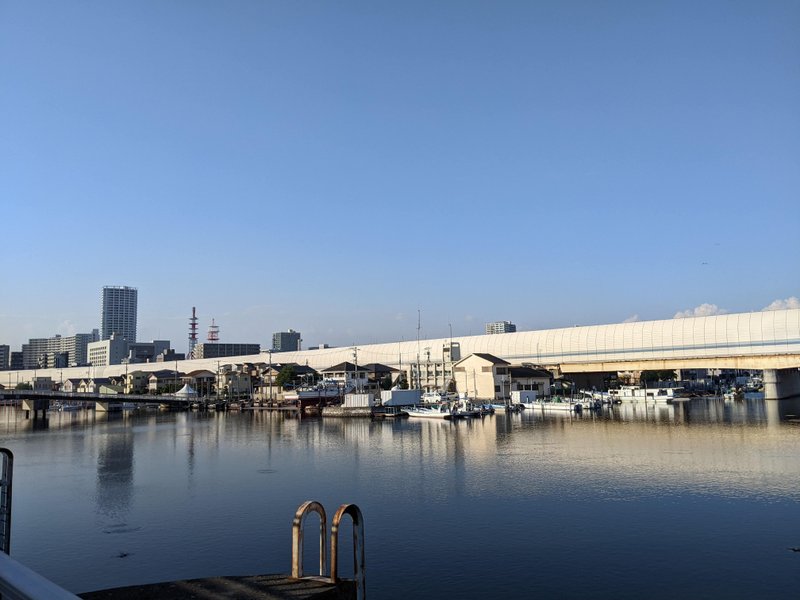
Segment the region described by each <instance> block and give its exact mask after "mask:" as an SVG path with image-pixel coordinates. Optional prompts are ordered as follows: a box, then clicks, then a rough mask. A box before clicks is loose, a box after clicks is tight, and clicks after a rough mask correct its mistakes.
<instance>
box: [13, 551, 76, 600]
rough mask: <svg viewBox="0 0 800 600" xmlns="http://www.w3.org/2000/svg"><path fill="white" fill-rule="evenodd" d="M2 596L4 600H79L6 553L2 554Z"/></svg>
mask: <svg viewBox="0 0 800 600" xmlns="http://www.w3.org/2000/svg"><path fill="white" fill-rule="evenodd" d="M0 595H2V597H3V600H78V596H76V595H75V594H73V593H71V592H68V591H67V590H65V589H64V588H62V587H60V586H58V585H56V584H55V583H53V582H52V581H50V580H49V579H46V578H45V577H42V576H41V575H39V574H38V573H37V572H36V571H33V570H31V569H29V568H28V567H26V566H25V565H23V564H22V563H20V562H17V561H16V560H14V559H13V558H11V557H10V556H9V555H8V554H6V553H4V552H0Z"/></svg>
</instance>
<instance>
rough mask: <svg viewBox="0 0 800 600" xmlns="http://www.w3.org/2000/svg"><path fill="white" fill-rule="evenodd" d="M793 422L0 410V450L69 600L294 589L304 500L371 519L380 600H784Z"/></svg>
mask: <svg viewBox="0 0 800 600" xmlns="http://www.w3.org/2000/svg"><path fill="white" fill-rule="evenodd" d="M798 414H800V410H798V407H797V406H796V405H794V404H791V403H785V402H783V403H778V402H775V401H767V402H765V401H764V400H746V401H739V402H735V403H725V402H723V401H722V400H718V399H713V400H711V399H710V400H693V401H691V402H689V403H684V404H680V405H674V406H673V405H657V406H653V405H646V406H645V405H641V404H640V405H622V406H620V407H617V408H616V409H615V410H614V411H606V412H605V413H603V414H602V415H585V416H583V417H581V418H576V417H570V416H568V415H555V416H546V417H543V416H542V415H541V414H530V412H529V413H528V414H525V413H522V414H519V415H511V416H500V415H495V416H491V417H487V418H484V419H482V420H476V421H463V422H457V423H449V422H442V423H437V422H419V421H414V420H403V421H391V420H387V421H368V420H355V419H353V420H342V419H324V420H323V419H303V420H300V419H297V418H292V417H287V416H285V415H283V414H278V413H267V412H255V411H244V412H241V413H227V414H225V413H210V414H207V413H197V412H188V413H160V412H139V411H137V412H132V413H117V414H110V415H104V414H102V413H97V414H95V413H94V412H93V411H81V412H76V413H50V414H49V417H48V419H47V422H46V423H36V424H35V423H33V422H32V421H30V420H25V419H24V417H23V416H22V414H21V413H20V412H19V411H14V410H13V409H11V408H7V407H3V408H0V445H3V446H6V447H9V448H11V449H12V450H13V452H14V453H15V456H16V463H15V482H14V492H15V496H14V515H13V530H12V555H13V556H14V557H15V558H17V559H18V560H20V561H22V562H23V563H25V564H27V565H28V566H30V567H32V568H34V569H35V570H37V571H39V572H40V573H42V574H44V575H45V576H47V577H49V578H50V579H52V580H54V581H56V582H57V583H59V584H61V585H63V586H64V587H66V588H68V589H70V590H72V591H75V592H82V591H89V590H94V589H101V588H106V587H116V586H121V585H129V584H135V583H146V582H155V581H164V580H173V579H183V578H192V577H209V576H213V575H237V574H242V575H244V574H255V573H270V572H288V571H289V569H290V557H291V521H292V517H293V515H294V511H295V510H296V508H297V506H298V505H299V504H301V503H302V502H304V501H305V500H309V499H314V500H319V501H321V502H322V503H323V504H324V505H325V507H326V508H327V509H328V511H329V513H330V514H332V513H333V511H334V510H335V509H336V508H337V507H338V505H339V504H341V503H343V502H354V503H356V504H358V505H359V507H360V508H361V509H362V511H363V513H364V516H365V521H366V553H367V584H368V593H369V596H370V597H371V598H404V597H417V598H483V597H504V598H531V597H534V596H537V597H543V598H550V597H559V598H577V597H592V598H642V597H648V598H675V597H676V596H685V597H691V598H719V597H726V598H753V597H762V598H765V597H770V598H794V597H796V594H797V589H798V585H799V584H800V553H796V552H792V551H791V550H790V548H793V547H798V546H800V518H798V508H799V506H798V501H799V500H800V486H798V481H799V480H800V478H799V477H798V476H799V475H800V461H798V456H800V454H798V448H799V447H800V445H798V441H799V439H800V438H799V436H800V423H799V422H798V420H796V417H795V415H798ZM315 530H316V525H315V524H314V523H313V522H312V523H310V527H309V529H308V532H307V539H309V540H313V535H314V533H313V532H314V531H315ZM349 537H350V536H349V534H346V535H345V536H344V539H343V541H344V542H345V549H346V550H348V551H349V548H350V547H349V546H348V545H347V544H348V543H349ZM314 546H315V543H313V542H311V543H308V542H307V556H306V564H307V567H306V568H307V570H312V567H313V566H314V565H315V563H317V562H318V558H317V557H316V556H315V553H314V551H315V548H314ZM348 558H349V557H348ZM344 569H345V572H349V571H351V570H352V562H351V561H350V560H345V561H344Z"/></svg>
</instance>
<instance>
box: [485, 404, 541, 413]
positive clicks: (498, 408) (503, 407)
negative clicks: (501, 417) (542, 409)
mask: <svg viewBox="0 0 800 600" xmlns="http://www.w3.org/2000/svg"><path fill="white" fill-rule="evenodd" d="M530 404H531V406H532V405H533V403H530ZM489 406H491V407H492V412H496V413H501V414H504V413H515V412H519V411H520V407H523V408H525V406H524V405H523V404H498V403H495V404H490V405H489Z"/></svg>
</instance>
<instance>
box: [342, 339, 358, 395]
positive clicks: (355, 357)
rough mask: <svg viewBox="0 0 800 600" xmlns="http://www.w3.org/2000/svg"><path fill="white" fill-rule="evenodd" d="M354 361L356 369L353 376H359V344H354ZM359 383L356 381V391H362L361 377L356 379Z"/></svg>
mask: <svg viewBox="0 0 800 600" xmlns="http://www.w3.org/2000/svg"><path fill="white" fill-rule="evenodd" d="M353 361H354V364H355V370H354V371H353V378H357V377H358V346H353ZM345 372H347V371H345ZM356 381H357V382H358V383H356V392H357V393H361V379H360V378H359V379H356Z"/></svg>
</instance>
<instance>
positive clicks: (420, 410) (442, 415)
mask: <svg viewBox="0 0 800 600" xmlns="http://www.w3.org/2000/svg"><path fill="white" fill-rule="evenodd" d="M405 412H407V413H408V418H409V419H451V418H452V414H451V412H450V407H449V406H448V405H447V404H445V403H442V404H440V405H438V406H435V407H434V406H430V407H429V406H416V407H412V408H407V409H406V410H405Z"/></svg>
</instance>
